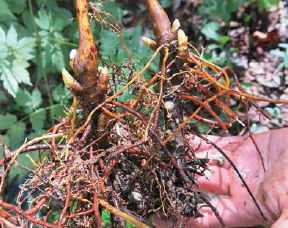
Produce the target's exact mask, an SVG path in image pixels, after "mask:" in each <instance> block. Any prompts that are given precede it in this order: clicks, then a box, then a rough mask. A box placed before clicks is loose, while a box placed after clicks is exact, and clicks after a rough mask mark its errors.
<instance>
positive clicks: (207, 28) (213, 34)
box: [201, 21, 220, 40]
mask: <svg viewBox="0 0 288 228" xmlns="http://www.w3.org/2000/svg"><path fill="white" fill-rule="evenodd" d="M219 29H220V24H219V23H217V22H213V21H212V22H209V23H207V24H205V25H204V27H203V28H202V29H201V32H202V33H203V34H204V35H205V36H206V37H207V38H208V39H213V40H219V37H220V35H219V33H218V30H219Z"/></svg>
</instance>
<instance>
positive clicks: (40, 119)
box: [29, 109, 46, 133]
mask: <svg viewBox="0 0 288 228" xmlns="http://www.w3.org/2000/svg"><path fill="white" fill-rule="evenodd" d="M29 119H30V122H31V124H32V128H33V130H34V131H35V132H36V133H37V132H40V131H41V130H42V129H43V127H44V123H45V120H46V110H45V109H38V110H37V111H36V112H34V113H32V114H31V115H30V116H29Z"/></svg>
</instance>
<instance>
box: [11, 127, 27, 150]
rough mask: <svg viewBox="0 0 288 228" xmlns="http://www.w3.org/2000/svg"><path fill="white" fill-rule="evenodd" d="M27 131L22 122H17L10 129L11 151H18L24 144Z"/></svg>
mask: <svg viewBox="0 0 288 228" xmlns="http://www.w3.org/2000/svg"><path fill="white" fill-rule="evenodd" d="M25 130H26V127H25V124H24V123H22V122H17V123H15V124H13V125H12V126H11V127H10V129H9V130H8V132H7V136H8V137H9V141H10V145H9V146H10V149H11V150H14V149H16V148H17V147H19V146H20V145H21V144H22V143H23V141H24V135H25V134H24V133H25Z"/></svg>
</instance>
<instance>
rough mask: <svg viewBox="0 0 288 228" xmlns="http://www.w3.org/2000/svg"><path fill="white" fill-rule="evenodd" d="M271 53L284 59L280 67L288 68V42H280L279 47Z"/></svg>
mask: <svg viewBox="0 0 288 228" xmlns="http://www.w3.org/2000/svg"><path fill="white" fill-rule="evenodd" d="M271 53H272V54H273V55H275V56H277V57H279V58H280V59H281V60H282V62H281V63H280V65H279V68H283V67H285V68H288V43H287V44H286V43H282V44H279V48H278V49H275V50H272V51H271Z"/></svg>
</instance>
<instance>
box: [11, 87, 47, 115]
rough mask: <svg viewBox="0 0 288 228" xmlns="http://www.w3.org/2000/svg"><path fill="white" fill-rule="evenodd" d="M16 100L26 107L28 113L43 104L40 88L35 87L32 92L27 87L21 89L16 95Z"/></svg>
mask: <svg viewBox="0 0 288 228" xmlns="http://www.w3.org/2000/svg"><path fill="white" fill-rule="evenodd" d="M16 102H17V104H18V105H19V106H20V107H23V108H24V111H25V112H26V113H30V112H32V111H33V110H35V109H37V108H39V107H40V105H41V104H42V97H41V93H40V91H39V90H38V88H35V89H34V90H33V92H32V94H30V93H29V92H28V91H27V90H26V89H19V91H18V93H17V95H16Z"/></svg>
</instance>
